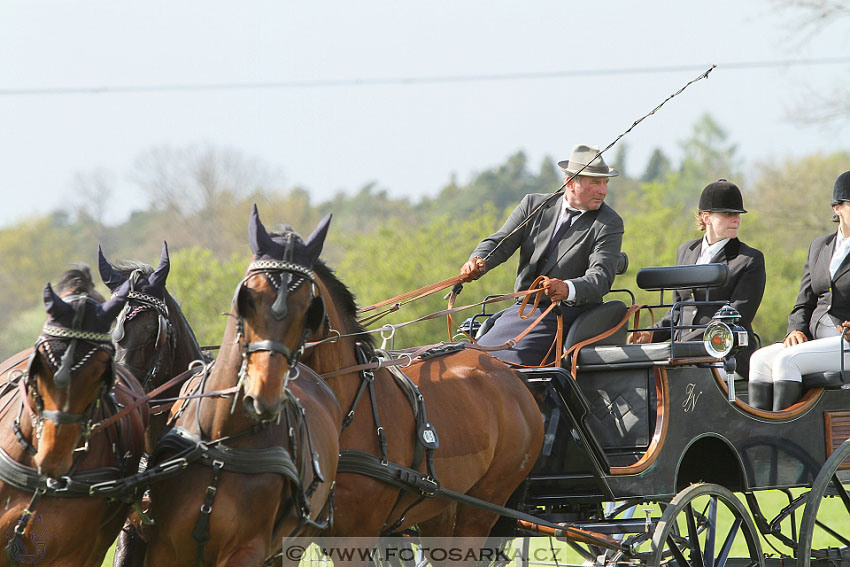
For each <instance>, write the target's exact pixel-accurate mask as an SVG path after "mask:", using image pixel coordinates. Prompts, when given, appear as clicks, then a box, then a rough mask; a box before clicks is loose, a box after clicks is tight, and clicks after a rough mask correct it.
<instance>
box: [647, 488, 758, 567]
mask: <svg viewBox="0 0 850 567" xmlns="http://www.w3.org/2000/svg"><path fill="white" fill-rule="evenodd" d="M736 542H742V543H744V544H745V546H746V552H747V556H748V557H749V559H750V563H749V564H750V565H759V566H761V567H764V556H763V555H762V552H761V543H760V542H759V536H758V531H757V530H756V527H755V524H754V523H753V520H752V518H750V514H749V512H748V511H747V509H746V508H745V507H744V505H743V504H742V503H741V501H740V500H738V498H737V497H736V496H735V495H734V494H732V492H730V491H729V490H728V489H726V488H724V487H722V486H720V485H717V484H694V485H691V486H689V487H688V488H686V489H684V490H683V491H681V492H680V493H679V494H677V495H676V497H675V498H673V500H672V501H671V502H670V504H669V505H668V506H667V509H666V510H664V513H663V514H662V515H661V520H660V521H659V522H658V524H657V525H656V527H655V531H654V533H653V534H652V551H651V556H652V560H651V561H650V565H669V566H674V565H678V566H679V567H686V566H691V565H694V566H696V565H713V566H714V567H723V566H724V565H726V561H727V560H728V559H729V558H730V557H731V556H732V554H733V552H734V553H737V550H738V549H740V547H738V548H733V545H734V544H735V543H736ZM709 557H710V558H711V559H708V558H709Z"/></svg>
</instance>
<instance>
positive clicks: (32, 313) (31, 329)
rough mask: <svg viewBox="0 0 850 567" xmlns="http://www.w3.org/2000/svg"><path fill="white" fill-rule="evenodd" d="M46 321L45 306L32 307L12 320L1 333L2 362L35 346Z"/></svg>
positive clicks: (0, 355) (0, 354)
mask: <svg viewBox="0 0 850 567" xmlns="http://www.w3.org/2000/svg"><path fill="white" fill-rule="evenodd" d="M46 319H47V314H46V313H45V311H44V304H39V305H37V306H35V307H31V308H30V309H27V310H26V311H23V312H22V313H20V314H19V315H18V316H17V317H15V318H14V319H12V321H11V323H10V324H9V325H7V326H6V327H5V328H3V329H2V331H0V345H2V346H0V351H1V352H0V360H6V359H7V358H8V357H10V356H11V355H13V354H14V353H16V352H20V351H22V350H24V349H25V348H29V347H31V346H32V345H34V344H35V341H36V339H37V338H38V335H39V334H40V333H41V327H42V326H43V325H44V321H45V320H46Z"/></svg>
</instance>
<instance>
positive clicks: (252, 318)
mask: <svg viewBox="0 0 850 567" xmlns="http://www.w3.org/2000/svg"><path fill="white" fill-rule="evenodd" d="M330 219H331V215H327V216H326V217H325V218H323V219H322V220H321V221H320V222H319V225H318V227H317V228H316V230H314V231H313V233H312V234H311V235H310V236H309V237H308V238H307V240H306V241H304V240H302V239H301V238H300V237H299V236H298V235H297V234H296V233H295V232H293V231H291V230H286V231H284V232H282V233H279V234H278V233H275V234H269V233H268V232H267V231H266V228H265V227H264V226H263V224H262V222H261V221H260V217H259V214H258V213H257V207H256V205H255V206H254V209H253V211H252V213H251V222H250V227H249V236H250V244H251V250H252V252H253V253H254V259H253V261H252V262H251V264H250V265H249V266H248V269H247V271H246V273H245V277H244V278H243V279H242V281H241V282H240V283H239V286H238V287H237V288H236V292H235V294H234V297H233V313H234V315H235V318H236V321H237V323H236V324H237V337H238V340H239V341H240V342H241V344H242V368H241V369H240V372H239V382H240V385H241V388H242V393H243V396H244V397H243V404H244V406H245V409H246V410H247V412H248V414H249V415H251V416H252V417H254V418H255V419H271V418H274V417H276V416H277V415H278V414H279V412H280V410H281V407H282V404H283V402H284V400H285V396H286V392H285V390H286V383H287V381H288V380H289V379H290V378H292V377H293V376H294V375H297V368H296V364H297V362H298V359H299V357H300V356H301V353H302V351H303V349H304V343H305V341H306V340H307V337H308V336H309V335H310V334H312V333H314V332H316V330H318V329H319V328H320V327H321V326H322V324H323V323H324V320H325V311H324V304H323V302H322V298H321V296H320V295H319V291H318V287H317V286H316V282H315V275H314V274H313V271H312V267H313V264H314V262H315V261H316V260H317V259H318V257H319V254H320V253H321V251H322V246H323V244H324V241H325V236H326V235H327V231H328V225H329V224H330Z"/></svg>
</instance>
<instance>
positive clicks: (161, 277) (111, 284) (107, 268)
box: [97, 242, 171, 301]
mask: <svg viewBox="0 0 850 567" xmlns="http://www.w3.org/2000/svg"><path fill="white" fill-rule="evenodd" d="M97 266H98V269H99V270H100V277H101V279H102V280H103V283H104V284H106V286H107V287H108V288H109V290H110V291H112V292H113V293H114V292H115V290H116V289H118V288H119V287H121V285H122V284H123V283H125V282H126V281H128V280H131V282H132V283H131V287H132V290H133V291H135V292H137V293H143V294H145V295H150V296H153V297H155V298H157V299H159V300H161V301H164V300H165V282H166V279H167V278H168V271H169V269H170V267H171V263H170V261H169V259H168V244H167V243H166V242H163V243H162V253H161V254H160V258H159V265H158V266H157V268H156V270H152V271H150V272H148V270H151V268H150V267H148V270H144V271H142V270H133V271H132V272H131V273H130V275H129V276H127V275H124V274H122V273H121V272H119V271H117V270H116V269H115V268H113V267H112V264H110V263H109V262H108V261H107V260H106V257H105V256H104V255H103V250H102V249H101V247H100V246H98V247H97ZM145 272H147V273H145Z"/></svg>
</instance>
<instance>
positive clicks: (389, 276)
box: [331, 204, 516, 347]
mask: <svg viewBox="0 0 850 567" xmlns="http://www.w3.org/2000/svg"><path fill="white" fill-rule="evenodd" d="M505 217H506V214H504V213H503V214H501V215H497V214H496V210H495V208H494V207H493V206H492V205H491V204H485V205H483V206H482V207H481V211H480V213H479V214H477V215H475V216H473V217H471V218H469V219H467V220H465V221H454V222H452V221H450V219H449V217H448V216H443V217H439V218H437V219H434V220H433V221H432V222H430V223H429V224H427V225H425V226H422V227H420V228H419V229H417V230H413V231H411V230H408V228H407V227H406V226H404V224H403V223H402V221H400V220H393V221H390V222H388V223H386V224H385V225H383V226H381V227H379V228H378V229H377V230H376V231H375V232H374V233H372V234H368V235H357V236H354V237H351V238H345V239H342V238H341V235H340V234H339V233H338V232H336V231H334V230H333V227H332V229H331V232H332V234H333V236H332V238H333V240H335V241H337V242H338V243H339V244H340V245H341V246H342V247H343V249H344V251H345V255H344V258H343V260H342V261H341V262H340V263H339V264H338V265H337V266H336V269H337V273H338V276H339V277H340V279H341V280H342V282H343V283H345V284H346V285H347V286H348V287H349V289H351V291H352V292H354V294H355V295H356V296H357V297H358V299H359V303H360V305H361V307H362V306H368V305H372V304H375V303H378V302H380V301H382V300H385V299H388V298H391V297H394V296H396V295H399V294H401V293H404V292H406V291H412V290H415V289H419V288H421V287H423V286H425V285H428V284H430V283H435V282H440V281H443V280H446V279H448V278H451V277H452V276H455V275H457V274H458V273H459V270H460V267H461V265H463V263H464V262H466V260H467V259H468V258H469V253H470V252H471V251H472V249H473V248H474V247H475V244H477V243H478V241H479V240H481V239H482V238H483V237H485V236H488V235H490V234H491V233H492V232H493V231H495V230H496V229H497V228H498V227H499V226H501V224H502V223H503V222H504V218H505ZM506 264H507V263H506ZM515 268H516V266H515V265H514V266H512V267H510V266H508V267H506V266H500V267H499V268H498V269H496V270H493V272H491V273H488V274H487V275H486V276H485V277H484V278H482V279H481V280H479V281H478V282H473V283H471V284H468V285H467V286H466V288H467V289H465V290H464V292H463V293H462V295H461V296H460V298H459V299H458V303H457V306H460V305H465V304H469V303H474V302H477V301H478V300H479V299H480V298H481V297H483V295H486V294H491V293H508V292H510V291H511V290H512V289H513V280H514V273H513V270H515ZM447 292H448V290H446V291H443V292H440V293H436V294H432V295H430V296H429V297H428V298H427V299H424V300H421V301H417V302H414V303H410V304H407V305H405V306H403V307H402V308H401V309H400V310H399V311H398V312H396V313H392V314H390V315H389V316H387V317H385V318H383V319H381V320H380V321H379V322H376V324H375V325H373V328H379V327H381V326H382V325H384V324H387V323H391V324H399V323H404V322H406V321H411V320H414V319H417V318H419V317H422V316H424V315H428V314H429V313H433V312H436V311H440V310H442V309H445V308H446V306H447V305H446V302H445V300H443V296H444V294H445V293H447ZM472 313H474V311H470V312H469V313H460V314H458V315H456V316H455V319H456V321H457V322H458V323H459V322H460V321H462V320H463V319H464V318H466V317H467V316H469V315H472ZM441 340H448V329H447V326H446V322H445V318H440V319H435V320H431V321H427V322H423V323H417V324H414V325H408V326H403V327H402V328H400V329H399V330H398V332H397V335H396V342H395V346H396V347H403V346H414V345H423V344H430V343H434V342H438V341H441Z"/></svg>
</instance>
